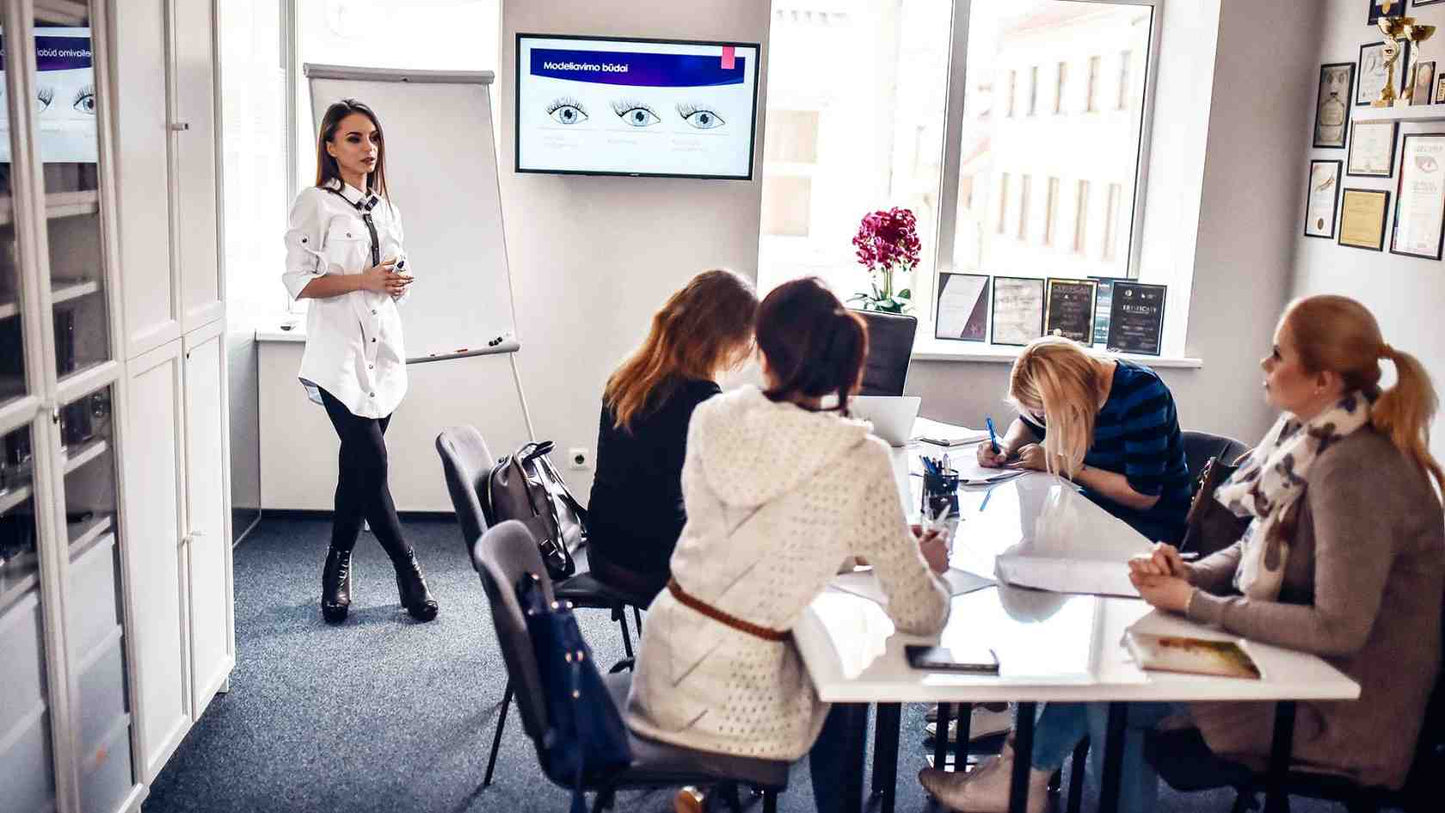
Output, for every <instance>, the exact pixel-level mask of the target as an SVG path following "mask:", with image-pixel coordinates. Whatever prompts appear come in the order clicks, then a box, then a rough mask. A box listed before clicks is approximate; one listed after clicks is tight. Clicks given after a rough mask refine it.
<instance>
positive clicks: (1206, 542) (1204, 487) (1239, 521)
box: [1179, 457, 1250, 557]
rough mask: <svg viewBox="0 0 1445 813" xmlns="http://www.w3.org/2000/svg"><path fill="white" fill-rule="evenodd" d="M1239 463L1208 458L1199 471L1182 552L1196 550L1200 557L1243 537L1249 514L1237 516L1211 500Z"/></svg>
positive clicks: (1219, 549) (1182, 543) (1181, 543)
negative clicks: (1202, 469)
mask: <svg viewBox="0 0 1445 813" xmlns="http://www.w3.org/2000/svg"><path fill="white" fill-rule="evenodd" d="M1237 468H1239V467H1238V466H1234V465H1230V464H1229V463H1226V462H1224V461H1223V460H1221V459H1220V458H1218V457H1212V458H1210V460H1209V462H1208V463H1205V464H1204V471H1202V472H1200V474H1199V483H1198V485H1197V487H1196V488H1195V491H1194V502H1193V503H1191V504H1190V506H1189V516H1188V517H1187V518H1186V519H1185V529H1184V539H1183V540H1181V541H1180V543H1179V549H1180V550H1182V551H1191V552H1194V553H1198V554H1199V555H1200V556H1201V557H1203V556H1208V555H1209V554H1211V553H1215V552H1217V551H1221V550H1224V549H1225V548H1227V547H1229V546H1230V545H1233V544H1234V543H1235V542H1237V541H1239V538H1240V537H1241V536H1244V529H1245V528H1248V527H1249V521H1250V518H1249V517H1236V516H1235V515H1234V513H1233V512H1231V511H1230V510H1229V509H1228V508H1225V507H1224V506H1223V505H1222V504H1220V502H1219V500H1216V499H1214V491H1215V489H1217V488H1219V486H1220V485H1221V484H1222V483H1224V481H1225V480H1228V479H1229V477H1230V475H1232V474H1234V471H1235V469H1237Z"/></svg>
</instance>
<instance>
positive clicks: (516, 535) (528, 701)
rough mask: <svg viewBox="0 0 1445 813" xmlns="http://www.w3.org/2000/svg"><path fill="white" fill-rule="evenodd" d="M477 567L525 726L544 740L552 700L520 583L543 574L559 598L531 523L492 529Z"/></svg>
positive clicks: (481, 544) (476, 548)
mask: <svg viewBox="0 0 1445 813" xmlns="http://www.w3.org/2000/svg"><path fill="white" fill-rule="evenodd" d="M471 552H472V567H474V568H476V570H477V574H478V575H479V576H481V578H482V589H483V590H485V591H486V593H487V603H488V604H490V605H491V609H492V626H493V627H495V628H496V631H497V643H498V644H499V645H500V646H501V648H502V660H503V661H505V662H506V664H507V678H508V680H510V682H511V685H512V692H513V693H514V694H515V695H516V697H517V709H518V711H520V712H521V714H522V728H523V729H524V730H526V732H527V736H528V737H531V738H532V741H533V742H534V743H535V742H538V741H540V740H541V738H542V736H543V735H544V734H545V733H546V731H547V704H546V699H545V696H544V695H543V693H542V677H541V674H540V673H539V672H538V670H537V654H536V652H535V651H533V649H532V639H531V638H530V637H528V636H527V620H526V619H525V618H524V617H523V616H522V605H521V604H519V603H518V602H517V583H518V580H520V579H521V578H522V577H523V576H526V575H528V574H533V573H535V574H537V575H538V576H539V577H541V580H542V595H543V596H545V597H546V599H547V601H548V602H549V603H550V602H551V601H552V600H553V594H552V580H551V579H550V578H548V577H547V568H546V567H544V566H543V565H542V556H541V554H539V553H538V552H537V543H536V542H535V541H533V539H532V533H531V532H530V531H528V530H527V526H526V525H523V524H522V523H520V522H518V521H516V520H514V519H512V520H507V521H506V522H503V523H501V524H500V525H497V526H495V527H493V528H490V529H488V530H487V532H486V533H484V534H482V538H481V539H479V540H477V542H476V543H475V544H473V545H472V551H471Z"/></svg>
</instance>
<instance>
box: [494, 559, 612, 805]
mask: <svg viewBox="0 0 1445 813" xmlns="http://www.w3.org/2000/svg"><path fill="white" fill-rule="evenodd" d="M517 602H518V604H519V605H521V608H522V614H523V616H524V617H525V618H526V620H527V636H528V637H529V638H530V639H531V641H532V650H533V652H535V653H536V655H537V672H538V675H539V676H540V678H541V681H542V691H543V695H544V696H545V701H546V705H547V731H546V733H545V734H544V735H543V737H542V741H541V742H540V743H538V746H537V747H538V748H539V750H541V751H542V763H543V765H545V766H546V770H547V776H548V778H550V779H551V780H552V781H553V782H556V783H557V784H559V785H563V786H564V787H565V786H570V787H571V788H572V813H587V803H586V799H585V798H584V796H583V792H584V788H585V787H586V786H587V785H588V784H589V783H591V782H594V781H596V780H597V779H598V778H600V777H604V776H606V775H608V774H610V773H613V772H615V771H618V770H620V769H623V768H626V767H627V766H628V765H631V764H632V748H631V747H630V746H629V745H628V743H627V729H626V728H625V727H624V726H623V723H622V715H621V714H619V713H618V711H617V706H616V705H615V704H613V702H612V697H611V696H610V695H609V694H608V692H607V686H606V684H605V683H603V681H602V675H601V674H600V673H599V672H598V671H597V667H596V665H595V664H594V663H593V661H592V649H591V648H590V647H588V646H587V642H586V641H585V640H584V639H583V638H582V631H581V630H580V629H578V628H577V619H576V618H575V617H574V616H573V615H572V605H571V604H569V603H566V602H553V603H552V604H551V605H548V604H547V600H546V597H545V596H543V594H542V586H541V581H540V579H539V578H538V577H537V576H535V575H527V576H523V577H522V578H521V579H520V580H519V582H518V583H517Z"/></svg>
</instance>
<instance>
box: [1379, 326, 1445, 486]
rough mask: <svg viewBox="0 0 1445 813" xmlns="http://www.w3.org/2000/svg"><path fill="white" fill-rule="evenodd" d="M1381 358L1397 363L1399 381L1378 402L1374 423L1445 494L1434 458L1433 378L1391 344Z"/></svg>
mask: <svg viewBox="0 0 1445 813" xmlns="http://www.w3.org/2000/svg"><path fill="white" fill-rule="evenodd" d="M1380 358H1381V359H1389V360H1390V361H1392V362H1394V364H1395V374H1396V380H1395V386H1393V387H1391V388H1389V389H1388V390H1385V391H1384V392H1383V393H1381V394H1380V397H1379V399H1378V400H1376V401H1375V405H1374V408H1373V409H1371V410H1370V423H1371V424H1372V425H1374V427H1375V429H1376V430H1377V431H1379V432H1380V433H1381V434H1383V435H1385V436H1387V437H1389V438H1390V441H1391V442H1392V443H1394V444H1395V446H1396V447H1397V448H1398V449H1399V450H1400V451H1401V452H1404V453H1405V456H1406V457H1409V458H1410V459H1411V460H1413V461H1415V464H1416V465H1418V466H1419V467H1420V468H1421V469H1422V470H1424V471H1426V472H1428V473H1429V474H1430V476H1432V477H1434V478H1435V484H1436V486H1438V487H1439V488H1440V489H1441V491H1445V471H1442V470H1441V468H1440V464H1439V462H1437V461H1436V460H1435V458H1434V456H1432V455H1431V454H1430V446H1429V444H1430V421H1431V419H1432V418H1433V417H1434V416H1435V410H1436V408H1437V407H1438V406H1439V399H1438V398H1437V397H1436V395H1435V388H1434V386H1433V385H1431V383H1430V375H1429V374H1428V373H1426V372H1425V368H1424V367H1423V366H1421V364H1420V361H1419V360H1418V359H1416V358H1415V357H1414V356H1412V355H1410V354H1409V353H1406V352H1404V351H1401V350H1396V349H1395V348H1393V347H1391V346H1390V345H1388V344H1382V345H1381V346H1380Z"/></svg>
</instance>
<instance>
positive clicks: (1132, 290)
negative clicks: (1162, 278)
mask: <svg viewBox="0 0 1445 813" xmlns="http://www.w3.org/2000/svg"><path fill="white" fill-rule="evenodd" d="M1166 290H1167V288H1166V286H1164V285H1144V284H1143V283H1139V282H1124V281H1123V280H1119V281H1116V282H1115V283H1114V296H1113V301H1112V302H1111V303H1110V308H1109V342H1108V347H1109V349H1110V350H1117V351H1119V352H1121V353H1139V354H1142V355H1147V356H1157V355H1159V344H1160V341H1161V337H1162V336H1163V333H1164V293H1165V291H1166Z"/></svg>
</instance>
